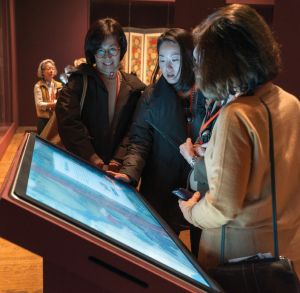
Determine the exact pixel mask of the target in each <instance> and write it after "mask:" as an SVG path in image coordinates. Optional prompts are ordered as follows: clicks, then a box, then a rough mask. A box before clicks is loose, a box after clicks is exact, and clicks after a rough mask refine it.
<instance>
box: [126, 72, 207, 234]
mask: <svg viewBox="0 0 300 293" xmlns="http://www.w3.org/2000/svg"><path fill="white" fill-rule="evenodd" d="M192 108H193V122H192V138H193V139H195V138H196V137H197V135H198V133H199V128H200V125H201V122H202V119H203V117H204V115H205V102H204V97H203V95H201V94H200V93H198V94H197V95H196V98H195V99H194V100H193V107H192ZM187 137H188V133H187V119H186V115H185V111H184V107H183V103H182V98H180V97H179V96H177V94H176V92H175V90H174V89H173V87H172V86H171V85H169V84H168V83H167V82H166V80H165V79H164V78H163V77H161V78H160V79H159V81H158V82H157V84H156V85H155V86H150V87H149V88H147V90H146V91H145V92H144V95H143V97H142V99H141V100H140V101H139V105H138V107H137V110H136V114H135V118H134V122H133V124H132V126H131V130H130V135H129V142H130V145H129V147H128V154H127V155H126V156H125V158H124V162H123V163H124V166H123V168H122V169H121V171H120V172H122V173H125V174H127V175H128V176H129V177H130V178H131V179H132V180H133V181H134V182H135V183H137V182H138V180H139V178H140V176H142V181H141V186H140V192H141V194H142V195H143V196H144V197H145V198H146V199H147V200H148V202H149V203H150V204H151V205H152V206H153V207H154V208H155V209H156V211H157V212H158V213H159V214H160V215H161V216H162V218H164V220H165V221H166V222H167V223H168V224H169V225H170V226H171V227H172V228H173V230H175V232H179V230H180V229H181V228H182V224H183V223H184V225H186V222H185V221H184V219H183V216H182V213H181V211H180V209H179V207H178V200H177V198H176V197H175V196H174V195H172V194H171V191H172V190H173V189H175V188H178V187H185V186H186V180H187V176H188V173H189V171H190V166H189V165H188V164H187V163H186V161H185V159H184V158H183V157H182V155H181V154H180V152H179V146H180V144H182V143H184V142H185V140H186V138H187Z"/></svg>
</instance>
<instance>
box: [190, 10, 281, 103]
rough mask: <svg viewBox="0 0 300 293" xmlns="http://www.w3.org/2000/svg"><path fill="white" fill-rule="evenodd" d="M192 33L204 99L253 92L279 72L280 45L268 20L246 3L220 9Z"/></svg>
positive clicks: (197, 80)
mask: <svg viewBox="0 0 300 293" xmlns="http://www.w3.org/2000/svg"><path fill="white" fill-rule="evenodd" d="M193 35H194V44H195V51H194V58H195V75H196V83H197V85H198V87H199V88H200V89H201V90H202V91H203V93H204V95H205V96H206V97H207V98H217V99H226V98H227V97H228V96H229V95H230V94H235V93H236V92H242V93H245V94H252V93H253V92H254V90H255V89H256V88H257V87H258V86H259V85H261V84H263V83H265V82H267V81H270V80H272V79H274V78H275V77H276V76H277V74H278V73H279V70H280V65H281V60H280V52H279V46H278V44H277V42H276V41H275V39H274V37H273V35H272V32H271V30H270V28H269V26H268V25H267V23H266V22H265V21H264V20H263V18H262V17H261V16H260V15H259V14H258V13H257V12H256V11H255V10H254V9H253V8H251V7H250V6H248V5H242V4H232V5H228V6H225V7H223V8H221V9H219V10H218V11H216V12H214V13H213V14H211V15H210V16H209V17H208V18H207V19H206V20H205V21H204V22H203V23H201V24H200V25H199V26H197V27H196V28H195V29H194V31H193Z"/></svg>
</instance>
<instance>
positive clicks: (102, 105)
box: [56, 18, 145, 170]
mask: <svg viewBox="0 0 300 293" xmlns="http://www.w3.org/2000/svg"><path fill="white" fill-rule="evenodd" d="M126 49H127V41H126V37H125V34H124V31H123V29H122V27H121V26H120V24H119V23H118V22H116V21H115V20H114V19H111V18H106V19H101V20H98V21H96V22H95V23H94V25H93V26H92V27H91V28H90V30H89V31H88V32H87V35H86V39H85V57H86V60H87V64H81V65H80V66H79V68H78V70H76V71H75V72H73V73H72V74H71V76H70V77H69V80H68V83H67V84H66V85H65V86H64V88H63V89H62V91H61V93H60V96H59V99H58V101H57V105H56V115H57V121H58V131H59V134H60V136H61V139H62V142H63V144H64V146H65V147H66V149H68V150H69V151H71V152H72V153H75V154H76V155H78V156H80V157H82V158H83V159H85V160H87V161H89V162H91V163H92V164H94V165H96V166H98V167H100V168H103V167H104V166H108V168H109V169H114V170H116V169H118V167H119V166H121V163H122V159H123V156H124V154H125V149H124V145H125V144H126V137H127V133H128V130H129V127H130V124H131V121H132V116H133V113H134V111H135V107H136V104H137V102H138V100H139V98H140V96H141V92H142V91H143V90H144V88H145V85H144V84H143V83H142V82H141V81H140V80H139V79H138V78H137V77H136V76H134V75H131V74H127V73H125V72H122V71H119V65H120V60H122V58H123V56H124V55H125V53H126ZM84 76H86V77H87V91H86V95H85V100H84V104H83V108H82V111H81V109H80V99H81V96H82V91H83V80H84V78H83V77H84ZM105 168H107V167H105Z"/></svg>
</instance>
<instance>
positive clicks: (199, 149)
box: [194, 143, 207, 157]
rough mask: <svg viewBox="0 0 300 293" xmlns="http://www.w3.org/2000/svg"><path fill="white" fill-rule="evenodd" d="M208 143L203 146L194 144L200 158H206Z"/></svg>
mask: <svg viewBox="0 0 300 293" xmlns="http://www.w3.org/2000/svg"><path fill="white" fill-rule="evenodd" d="M206 147H207V143H203V144H199V143H197V144H194V152H195V153H196V154H197V156H199V157H204V154H205V151H206Z"/></svg>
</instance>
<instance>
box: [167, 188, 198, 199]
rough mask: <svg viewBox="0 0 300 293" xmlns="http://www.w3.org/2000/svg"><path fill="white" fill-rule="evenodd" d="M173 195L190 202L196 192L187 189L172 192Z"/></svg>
mask: <svg viewBox="0 0 300 293" xmlns="http://www.w3.org/2000/svg"><path fill="white" fill-rule="evenodd" d="M172 193H173V194H174V195H176V196H177V197H178V198H180V199H182V200H189V199H190V198H191V197H192V196H193V194H194V192H192V191H189V190H187V189H185V188H179V189H175V190H173V191H172Z"/></svg>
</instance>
